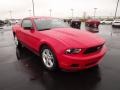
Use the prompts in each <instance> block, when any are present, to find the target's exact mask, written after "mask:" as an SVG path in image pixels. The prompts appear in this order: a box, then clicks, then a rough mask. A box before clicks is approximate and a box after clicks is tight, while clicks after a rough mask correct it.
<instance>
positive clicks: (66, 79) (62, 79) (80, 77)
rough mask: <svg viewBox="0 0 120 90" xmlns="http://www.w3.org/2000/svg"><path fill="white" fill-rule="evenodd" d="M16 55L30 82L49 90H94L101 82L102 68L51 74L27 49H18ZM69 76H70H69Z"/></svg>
mask: <svg viewBox="0 0 120 90" xmlns="http://www.w3.org/2000/svg"><path fill="white" fill-rule="evenodd" d="M16 55H17V58H18V60H19V62H20V63H21V64H22V65H21V67H24V68H25V70H27V72H26V73H28V74H29V75H30V80H34V81H36V82H37V83H40V84H42V85H43V86H44V87H45V88H46V89H47V90H55V89H59V90H61V89H62V90H69V89H71V88H73V86H74V89H75V90H78V89H84V90H88V89H90V90H92V89H93V88H95V87H96V86H97V83H98V82H99V81H100V80H101V74H100V68H99V67H98V68H91V69H88V70H83V71H80V72H72V73H71V72H67V71H60V70H58V71H57V72H50V71H48V70H45V69H44V68H43V66H42V64H41V62H40V60H39V57H37V56H36V55H34V54H33V53H32V52H30V51H28V50H27V49H26V48H23V49H21V48H16ZM68 74H69V75H68Z"/></svg>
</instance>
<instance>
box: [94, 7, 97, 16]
mask: <svg viewBox="0 0 120 90" xmlns="http://www.w3.org/2000/svg"><path fill="white" fill-rule="evenodd" d="M96 10H97V8H94V18H95V14H96Z"/></svg>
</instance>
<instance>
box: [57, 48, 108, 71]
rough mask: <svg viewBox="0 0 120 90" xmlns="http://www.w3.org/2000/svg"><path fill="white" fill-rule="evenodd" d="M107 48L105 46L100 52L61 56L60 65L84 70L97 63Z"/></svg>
mask: <svg viewBox="0 0 120 90" xmlns="http://www.w3.org/2000/svg"><path fill="white" fill-rule="evenodd" d="M106 51H107V49H106V47H105V46H104V47H103V48H102V49H101V51H100V52H96V53H92V54H89V55H82V56H69V55H63V56H59V58H58V59H59V67H60V68H62V69H64V70H83V69H87V68H90V67H93V66H95V65H97V64H98V63H99V62H100V61H101V58H102V57H103V56H104V55H105V53H106Z"/></svg>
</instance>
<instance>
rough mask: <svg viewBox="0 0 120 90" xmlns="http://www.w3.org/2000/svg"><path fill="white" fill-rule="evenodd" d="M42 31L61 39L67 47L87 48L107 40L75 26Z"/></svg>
mask: <svg viewBox="0 0 120 90" xmlns="http://www.w3.org/2000/svg"><path fill="white" fill-rule="evenodd" d="M42 33H43V34H45V35H47V36H49V37H51V38H54V39H56V40H59V41H60V42H62V43H63V44H64V45H66V46H67V47H76V48H86V47H93V46H96V45H101V44H103V43H104V42H105V40H104V39H103V38H101V37H99V36H97V35H96V34H93V33H90V32H88V31H85V30H79V29H73V28H55V29H51V30H46V31H43V32H42Z"/></svg>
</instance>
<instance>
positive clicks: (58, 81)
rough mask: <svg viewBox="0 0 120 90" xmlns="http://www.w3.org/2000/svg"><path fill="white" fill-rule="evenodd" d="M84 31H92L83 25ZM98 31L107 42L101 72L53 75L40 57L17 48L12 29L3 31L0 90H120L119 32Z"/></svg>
mask: <svg viewBox="0 0 120 90" xmlns="http://www.w3.org/2000/svg"><path fill="white" fill-rule="evenodd" d="M81 29H82V30H85V29H87V30H88V31H91V30H93V29H90V28H85V26H84V24H82V26H81ZM98 30H99V32H96V33H95V32H94V34H98V35H100V36H102V37H103V38H105V39H106V45H107V48H108V52H107V54H106V55H105V57H104V58H103V61H102V62H101V63H100V65H99V68H98V69H95V68H92V69H88V70H84V71H79V72H65V71H58V72H50V71H47V70H45V69H44V68H43V67H42V65H41V63H40V60H39V57H37V56H36V55H34V54H33V53H31V52H30V51H29V50H27V49H25V48H24V49H23V50H19V49H18V48H16V46H15V44H14V39H13V36H12V31H11V27H9V28H8V27H7V26H6V27H4V28H3V29H0V90H120V28H112V26H111V25H100V26H99V29H98ZM92 33H93V32H92ZM16 51H17V52H19V54H20V56H21V59H20V60H18V59H17V56H16Z"/></svg>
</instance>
